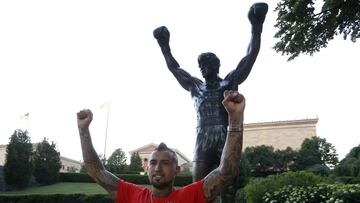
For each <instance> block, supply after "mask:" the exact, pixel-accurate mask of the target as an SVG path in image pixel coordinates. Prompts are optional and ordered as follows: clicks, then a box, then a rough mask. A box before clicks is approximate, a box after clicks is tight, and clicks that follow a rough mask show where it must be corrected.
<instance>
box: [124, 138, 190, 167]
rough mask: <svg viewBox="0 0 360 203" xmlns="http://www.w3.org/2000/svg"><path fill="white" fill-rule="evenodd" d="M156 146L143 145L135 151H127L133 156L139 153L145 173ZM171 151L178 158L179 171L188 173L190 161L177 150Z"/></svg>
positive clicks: (152, 144)
mask: <svg viewBox="0 0 360 203" xmlns="http://www.w3.org/2000/svg"><path fill="white" fill-rule="evenodd" d="M157 146H158V145H157V144H154V143H150V144H147V145H144V146H142V147H139V148H137V149H134V150H131V151H129V154H130V155H131V154H133V153H136V152H137V153H139V156H140V158H141V160H142V163H143V169H144V171H145V172H147V171H148V158H149V156H150V154H151V152H153V151H154V149H155V148H156V147H157ZM172 150H174V151H175V153H176V155H177V158H178V162H179V166H180V168H181V171H185V170H189V171H190V167H191V160H190V159H189V158H187V157H186V156H185V155H184V154H183V153H182V152H180V151H179V150H177V149H173V148H172Z"/></svg>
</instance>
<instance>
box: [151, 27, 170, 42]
mask: <svg viewBox="0 0 360 203" xmlns="http://www.w3.org/2000/svg"><path fill="white" fill-rule="evenodd" d="M153 35H154V37H155V39H157V41H158V43H159V45H160V46H163V45H167V44H169V38H170V32H169V30H168V29H167V28H166V27H165V26H161V27H158V28H156V29H155V30H154V32H153Z"/></svg>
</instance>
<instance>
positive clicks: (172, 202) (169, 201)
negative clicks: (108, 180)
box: [116, 180, 207, 203]
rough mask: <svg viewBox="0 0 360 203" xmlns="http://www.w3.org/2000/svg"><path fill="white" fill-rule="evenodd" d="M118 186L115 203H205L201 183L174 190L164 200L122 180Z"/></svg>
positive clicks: (149, 191) (148, 190)
mask: <svg viewBox="0 0 360 203" xmlns="http://www.w3.org/2000/svg"><path fill="white" fill-rule="evenodd" d="M118 185H119V186H118V191H117V194H116V202H117V203H207V201H206V200H205V196H204V191H203V187H202V186H203V181H198V182H195V183H192V184H190V185H187V186H185V187H183V188H181V189H174V190H173V191H172V192H171V193H170V195H169V196H167V197H164V198H158V197H154V196H152V192H151V190H150V189H148V188H144V187H141V186H138V185H135V184H132V183H128V182H125V181H123V180H119V183H118Z"/></svg>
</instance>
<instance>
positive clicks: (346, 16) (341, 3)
mask: <svg viewBox="0 0 360 203" xmlns="http://www.w3.org/2000/svg"><path fill="white" fill-rule="evenodd" d="M315 2H316V1H315V0H280V2H279V3H278V4H277V7H276V8H275V11H277V13H278V17H277V23H276V25H275V27H277V28H278V29H279V30H278V32H277V33H276V34H275V38H280V41H279V42H277V43H276V44H275V46H274V49H275V50H276V51H277V52H282V54H286V55H289V54H290V58H289V59H288V60H292V59H294V58H295V57H297V56H299V54H300V53H305V54H310V55H312V54H313V53H314V52H318V51H320V49H321V48H324V47H326V46H327V44H328V42H329V41H330V40H332V39H333V38H334V36H335V35H338V34H341V35H343V37H344V39H345V40H346V39H347V38H348V36H350V39H351V41H353V42H355V41H356V39H357V38H359V37H360V32H359V30H360V1H359V0H323V1H322V6H321V11H319V12H317V11H315ZM318 2H319V1H317V2H316V3H318Z"/></svg>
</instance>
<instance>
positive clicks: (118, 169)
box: [105, 148, 126, 174]
mask: <svg viewBox="0 0 360 203" xmlns="http://www.w3.org/2000/svg"><path fill="white" fill-rule="evenodd" d="M105 167H106V169H107V170H108V171H110V172H112V173H116V174H120V173H122V172H124V170H125V169H126V155H125V152H124V151H122V149H121V148H118V149H116V150H115V151H114V152H113V153H112V154H111V156H110V157H109V159H108V160H107V164H106V166H105Z"/></svg>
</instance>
